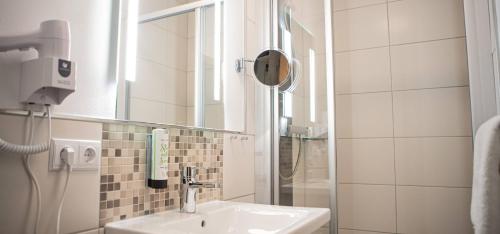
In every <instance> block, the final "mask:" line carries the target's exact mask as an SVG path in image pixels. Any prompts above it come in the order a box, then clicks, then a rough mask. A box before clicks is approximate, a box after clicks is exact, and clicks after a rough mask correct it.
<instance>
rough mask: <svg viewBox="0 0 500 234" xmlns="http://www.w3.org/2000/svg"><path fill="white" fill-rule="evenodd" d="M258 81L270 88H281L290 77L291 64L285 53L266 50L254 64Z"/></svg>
mask: <svg viewBox="0 0 500 234" xmlns="http://www.w3.org/2000/svg"><path fill="white" fill-rule="evenodd" d="M253 68H254V72H255V76H256V77H257V79H258V80H259V81H260V82H261V83H262V84H265V85H268V86H281V85H283V84H285V83H286V82H287V81H288V79H289V77H290V68H291V66H290V62H289V60H288V57H287V56H286V54H285V53H283V52H282V51H279V50H265V51H263V52H262V53H260V54H259V55H258V56H257V58H256V59H255V62H254V67H253Z"/></svg>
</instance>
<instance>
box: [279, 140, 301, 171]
mask: <svg viewBox="0 0 500 234" xmlns="http://www.w3.org/2000/svg"><path fill="white" fill-rule="evenodd" d="M292 139H293V138H292ZM301 152H302V137H301V136H299V152H297V159H296V160H295V166H294V167H293V170H292V173H291V174H290V175H289V176H284V175H283V174H282V173H281V170H279V169H278V171H279V174H280V178H281V179H282V180H291V179H292V178H293V177H294V176H295V174H296V173H297V168H299V167H298V166H299V163H300V158H301V157H300V156H301V155H302V153H301Z"/></svg>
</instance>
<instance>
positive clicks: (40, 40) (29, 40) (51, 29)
mask: <svg viewBox="0 0 500 234" xmlns="http://www.w3.org/2000/svg"><path fill="white" fill-rule="evenodd" d="M29 48H34V49H35V50H37V51H38V58H37V59H33V60H29V61H25V62H23V63H22V71H21V80H20V86H19V87H20V90H19V97H18V100H19V102H21V103H24V104H41V105H54V104H57V105H58V104H61V103H62V101H63V100H64V99H65V98H66V97H67V96H68V95H70V94H71V93H73V92H74V91H75V71H76V64H75V63H74V62H72V61H70V60H69V59H70V52H69V51H70V29H69V24H68V22H67V21H63V20H49V21H45V22H42V23H41V24H40V29H39V30H37V31H35V32H32V33H28V34H24V35H15V36H0V52H4V51H9V50H27V49H29Z"/></svg>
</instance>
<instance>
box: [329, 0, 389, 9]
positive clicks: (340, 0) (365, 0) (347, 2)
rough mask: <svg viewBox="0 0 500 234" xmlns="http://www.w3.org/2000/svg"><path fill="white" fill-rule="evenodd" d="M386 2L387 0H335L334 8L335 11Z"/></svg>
mask: <svg viewBox="0 0 500 234" xmlns="http://www.w3.org/2000/svg"><path fill="white" fill-rule="evenodd" d="M386 2H387V0H334V1H333V9H334V10H335V11H338V10H346V9H351V8H357V7H363V6H369V5H373V4H381V3H386Z"/></svg>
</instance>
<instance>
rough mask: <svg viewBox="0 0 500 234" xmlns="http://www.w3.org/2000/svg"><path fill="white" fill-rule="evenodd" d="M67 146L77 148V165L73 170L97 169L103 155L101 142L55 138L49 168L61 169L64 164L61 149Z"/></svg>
mask: <svg viewBox="0 0 500 234" xmlns="http://www.w3.org/2000/svg"><path fill="white" fill-rule="evenodd" d="M65 147H72V148H73V149H74V150H75V159H76V160H75V165H73V170H97V169H99V165H100V164H99V161H100V160H99V159H100V156H101V142H99V141H90V140H73V139H59V138H53V139H52V140H51V152H50V157H49V170H61V169H62V168H64V164H63V162H62V161H61V156H60V155H61V151H62V150H63V149H64V148H65Z"/></svg>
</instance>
